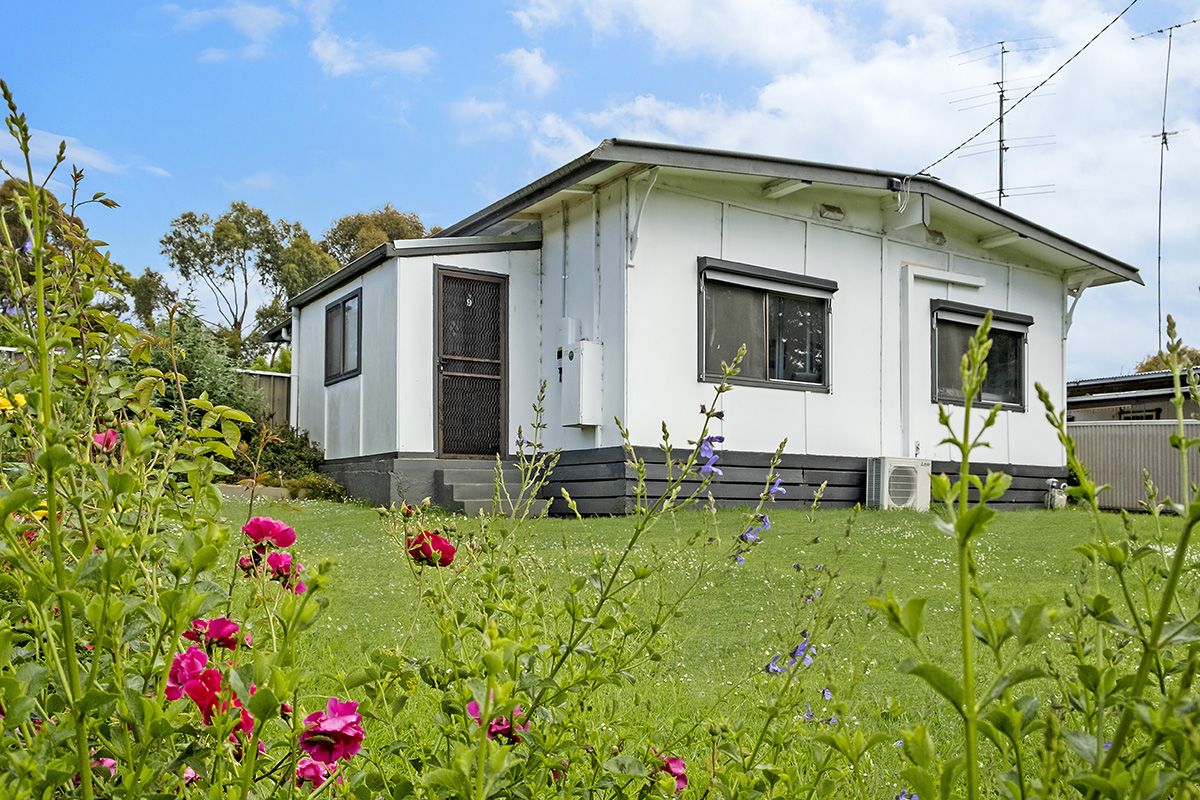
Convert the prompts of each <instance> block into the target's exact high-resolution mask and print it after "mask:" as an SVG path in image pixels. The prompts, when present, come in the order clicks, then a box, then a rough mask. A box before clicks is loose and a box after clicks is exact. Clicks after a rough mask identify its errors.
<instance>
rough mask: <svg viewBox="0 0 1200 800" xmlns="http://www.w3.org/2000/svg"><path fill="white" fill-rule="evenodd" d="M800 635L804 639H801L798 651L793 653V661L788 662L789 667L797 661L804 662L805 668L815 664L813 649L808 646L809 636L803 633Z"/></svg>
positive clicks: (797, 647)
mask: <svg viewBox="0 0 1200 800" xmlns="http://www.w3.org/2000/svg"><path fill="white" fill-rule="evenodd" d="M800 635H801V636H802V637H804V638H803V639H801V641H800V644H798V645H796V649H795V650H793V651H792V660H791V661H789V662H788V666H791V665H793V664H795V663H796V662H797V661H802V662H803V664H804V666H806V667H807V666H809V665H811V664H812V662H813V657H812V648H810V647H809V646H808V634H807V633H806V632H802V633H801V634H800Z"/></svg>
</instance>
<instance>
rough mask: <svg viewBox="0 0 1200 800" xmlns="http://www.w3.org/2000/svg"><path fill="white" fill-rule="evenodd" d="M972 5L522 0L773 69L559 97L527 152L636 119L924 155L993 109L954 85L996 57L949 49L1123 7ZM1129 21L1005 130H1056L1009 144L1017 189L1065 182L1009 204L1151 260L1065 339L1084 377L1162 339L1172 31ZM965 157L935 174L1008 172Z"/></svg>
mask: <svg viewBox="0 0 1200 800" xmlns="http://www.w3.org/2000/svg"><path fill="white" fill-rule="evenodd" d="M968 5H970V4H959V3H951V2H949V0H917V2H915V3H900V2H898V0H884V3H883V7H884V13H885V14H886V16H885V17H884V18H882V19H879V20H875V22H876V23H877V24H878V25H879V27H880V30H883V31H886V32H887V33H886V34H884V35H881V36H879V37H877V38H878V39H879V41H877V42H875V43H873V44H870V45H866V46H864V45H863V44H862V43H859V42H854V41H852V40H850V39H849V38H848V37H846V35H845V33H844V32H842V26H843V25H845V24H846V23H847V21H846V20H842V19H839V18H837V17H835V16H833V15H832V14H831V15H823V14H821V13H820V12H818V11H816V10H814V8H813V7H810V6H808V5H806V4H802V3H798V2H791V1H788V2H780V3H772V4H767V3H765V0H751V2H749V3H746V4H743V3H736V4H734V3H733V0H714V2H711V3H703V4H701V3H700V2H699V0H661V2H652V0H593V2H590V3H583V2H582V0H564V2H562V3H556V4H549V3H543V2H537V1H536V0H531V1H530V2H525V3H523V4H522V5H521V6H519V7H518V9H517V10H516V11H515V12H514V18H515V19H516V20H517V22H518V23H519V24H521V25H522V26H523V27H525V28H526V29H527V30H530V31H531V32H537V31H539V30H543V29H545V28H547V27H551V26H554V25H562V24H566V23H567V22H568V21H569V20H576V19H577V20H581V21H582V24H586V25H588V26H590V27H591V28H592V30H593V31H594V32H595V33H596V34H598V35H608V34H610V33H614V32H616V31H618V30H619V31H621V32H623V33H624V34H626V35H628V33H629V32H630V31H631V30H632V31H634V32H639V31H640V32H642V33H644V34H646V35H648V36H649V37H650V38H651V39H652V40H653V41H654V42H655V44H656V45H657V47H658V48H659V50H660V53H661V54H663V55H665V56H671V57H678V58H679V59H680V60H690V59H696V58H700V57H710V56H712V57H717V58H721V59H737V60H739V61H741V62H743V63H746V64H747V65H750V66H755V67H759V68H761V69H762V70H764V72H765V74H766V75H767V76H769V77H767V78H766V79H765V80H763V81H762V82H761V83H760V85H759V86H758V89H757V93H756V95H755V97H754V98H753V99H752V100H750V101H748V102H746V101H739V102H729V101H727V100H726V99H724V98H722V97H719V96H703V97H698V98H695V99H694V100H690V101H689V100H680V99H679V98H678V97H675V98H672V99H665V98H662V97H659V96H656V95H654V94H642V95H638V96H635V97H632V98H626V99H621V100H618V101H616V102H613V103H610V104H607V105H605V106H603V107H599V108H592V109H585V110H581V111H578V112H576V113H573V114H568V115H561V116H560V115H557V114H547V115H545V116H542V117H539V118H537V119H536V121H535V122H533V123H531V124H530V126H529V132H530V134H531V140H530V150H531V153H532V155H533V157H534V158H535V159H537V160H539V161H540V162H541V163H542V165H543V166H545V167H549V166H555V165H558V164H561V163H564V162H566V161H567V160H569V159H571V158H574V157H576V156H578V155H579V154H580V153H582V152H584V151H585V150H586V149H587V148H588V147H589V146H591V145H592V144H593V143H594V142H596V141H598V140H600V139H602V138H604V137H607V136H628V137H636V138H645V139H651V140H659V141H668V142H680V143H686V144H693V145H702V146H712V147H722V148H729V149H735V150H746V151H751V152H761V153H768V154H774V155H781V156H789V157H795V158H801V159H807V160H814V161H828V162H833V163H844V164H851V165H855V166H862V167H873V168H881V169H889V170H895V171H899V172H906V171H915V170H917V169H919V168H921V167H923V166H925V165H926V164H928V163H929V162H930V161H932V160H933V159H935V158H937V157H939V156H941V155H942V154H943V153H945V152H947V151H948V150H950V149H951V148H953V147H954V146H955V145H957V144H958V143H959V142H961V141H962V140H963V139H965V138H966V137H967V136H968V135H969V134H971V133H974V132H975V131H976V130H978V129H979V128H980V127H981V126H982V125H983V124H984V123H986V122H988V121H990V120H991V119H992V118H993V117H994V107H992V106H990V105H989V106H987V107H984V108H979V109H975V110H970V111H964V112H961V113H960V112H958V111H957V110H956V108H955V107H954V106H952V105H950V104H949V103H948V102H947V101H948V100H950V99H953V98H954V97H955V96H960V95H950V96H947V95H946V94H945V93H946V92H948V91H950V90H953V89H957V88H959V87H964V86H972V85H981V86H984V87H986V86H987V85H989V84H991V83H992V82H993V81H995V80H996V78H997V64H996V63H995V61H994V60H990V61H989V60H983V61H978V62H976V63H973V64H967V65H965V66H958V62H957V61H956V60H954V59H951V58H950V55H951V54H953V53H955V52H957V51H960V50H963V49H966V48H968V47H973V46H975V45H978V44H980V43H981V41H986V40H987V37H988V36H989V35H990V34H989V32H990V31H992V30H997V29H1006V28H1008V29H1014V30H1020V31H1021V32H1022V34H1021V35H1022V36H1041V35H1046V36H1051V35H1052V36H1054V37H1055V39H1054V40H1053V42H1051V43H1052V44H1055V43H1056V46H1054V47H1053V48H1052V49H1047V50H1041V51H1031V52H1025V53H1012V54H1010V55H1009V56H1008V57H1007V60H1006V68H1007V71H1008V75H1010V76H1012V75H1018V76H1026V75H1045V74H1047V73H1049V72H1051V71H1052V70H1053V69H1055V68H1056V67H1058V66H1059V65H1060V64H1062V62H1063V61H1064V60H1065V59H1066V58H1067V57H1068V56H1069V55H1070V54H1071V53H1073V52H1074V51H1075V50H1076V49H1077V48H1078V47H1079V46H1080V45H1081V44H1083V42H1085V41H1087V40H1088V39H1089V38H1091V37H1092V36H1093V35H1094V34H1095V33H1096V31H1098V30H1099V29H1100V28H1101V27H1102V26H1103V25H1104V24H1106V23H1107V22H1109V21H1110V20H1111V19H1112V17H1113V15H1114V14H1115V13H1116V11H1118V10H1119V7H1112V6H1110V4H1108V3H1106V2H1105V1H1104V0H1087V1H1086V2H1078V1H1077V0H1049V1H1048V2H1034V1H1033V0H1027V2H1016V3H1007V4H1000V3H998V2H992V0H988V2H987V3H986V6H985V7H984V8H983V9H982V10H980V9H978V8H974V7H972V8H970V9H969V10H964V6H968ZM1121 5H1122V6H1123V4H1121ZM835 8H841V7H840V6H836V7H835ZM985 14H986V15H987V16H986V18H983V17H982V16H981V15H985ZM977 17H980V18H981V24H980V25H977V26H976V25H974V23H975V22H976V21H977V19H976V18H977ZM984 23H986V24H984ZM834 31H837V32H838V36H836V37H835V36H834V34H833V32H834ZM1132 33H1134V31H1133V30H1132V29H1131V28H1130V27H1129V25H1128V24H1127V23H1126V22H1125V21H1122V22H1118V23H1117V24H1116V25H1115V26H1114V27H1113V28H1112V29H1111V30H1110V31H1108V33H1106V34H1105V35H1104V36H1103V37H1101V38H1100V39H1099V40H1097V42H1096V43H1095V44H1094V45H1092V47H1091V48H1090V49H1089V50H1087V51H1085V52H1084V53H1083V55H1081V56H1080V57H1079V58H1078V59H1077V60H1076V61H1075V62H1074V63H1072V64H1071V65H1069V66H1068V67H1067V68H1066V69H1065V70H1064V71H1063V72H1062V73H1061V74H1060V75H1059V76H1058V77H1057V78H1055V79H1054V82H1053V84H1054V85H1053V87H1052V88H1050V89H1049V90H1048V91H1046V92H1044V93H1043V96H1040V97H1039V96H1035V97H1034V98H1033V99H1030V100H1028V101H1027V102H1025V103H1024V104H1022V105H1021V106H1020V107H1018V108H1017V109H1016V110H1015V111H1013V112H1012V116H1011V117H1009V118H1008V119H1007V128H1006V135H1007V136H1008V137H1018V136H1034V135H1039V134H1053V135H1054V136H1055V137H1056V141H1057V144H1056V145H1055V146H1054V147H1051V148H1028V149H1013V150H1011V151H1009V153H1008V159H1007V163H1006V175H1007V181H1006V184H1007V186H1008V187H1010V188H1011V187H1014V186H1021V185H1032V184H1045V183H1053V184H1055V192H1054V193H1053V194H1049V195H1042V196H1030V197H1024V198H1019V197H1014V198H1010V199H1009V200H1008V201H1006V202H1005V207H1006V208H1009V209H1011V210H1013V211H1015V212H1016V213H1018V214H1021V215H1023V216H1026V217H1029V218H1031V219H1034V220H1035V221H1037V222H1038V223H1041V224H1043V225H1046V226H1048V227H1050V228H1052V229H1054V230H1058V231H1060V232H1061V233H1063V234H1064V235H1067V236H1070V237H1072V238H1075V239H1077V240H1079V241H1081V242H1084V243H1085V244H1088V245H1090V246H1093V247H1095V248H1097V249H1099V250H1101V251H1103V252H1106V253H1109V254H1110V255H1112V256H1113V257H1116V258H1119V259H1122V260H1125V261H1128V262H1130V263H1132V264H1133V265H1134V266H1137V267H1140V268H1141V270H1142V275H1143V278H1144V279H1145V280H1146V283H1147V284H1148V285H1147V286H1146V287H1145V288H1141V287H1137V286H1134V285H1131V284H1123V285H1119V286H1112V287H1104V288H1099V289H1093V290H1089V291H1088V292H1087V293H1086V294H1085V296H1084V298H1083V300H1082V301H1081V302H1080V304H1079V309H1078V313H1077V314H1076V316H1075V325H1074V327H1073V328H1072V332H1071V336H1070V341H1069V352H1070V354H1071V361H1070V367H1069V369H1070V373H1071V375H1072V376H1085V375H1095V374H1103V373H1108V374H1112V373H1115V372H1118V371H1120V370H1122V369H1127V368H1131V367H1132V366H1133V364H1134V363H1136V361H1137V360H1138V359H1139V358H1140V357H1141V356H1142V355H1145V354H1146V353H1149V352H1152V351H1153V350H1154V349H1155V347H1156V346H1157V343H1156V331H1157V320H1156V313H1155V294H1156V291H1155V286H1154V282H1155V270H1154V254H1155V228H1156V208H1157V179H1158V170H1157V166H1158V148H1157V144H1156V142H1155V140H1154V139H1153V138H1150V137H1147V136H1146V134H1152V133H1153V132H1154V131H1155V130H1157V128H1158V126H1159V124H1160V121H1161V107H1160V103H1161V100H1162V95H1161V93H1160V87H1161V85H1162V68H1163V56H1164V53H1165V50H1164V48H1165V42H1164V41H1162V40H1158V39H1154V38H1150V39H1142V40H1138V41H1130V35H1131V34H1132ZM1172 58H1173V63H1172V83H1171V106H1170V110H1169V112H1168V126H1169V127H1170V128H1173V129H1190V132H1185V133H1183V134H1181V135H1180V136H1179V137H1177V138H1176V139H1175V140H1174V141H1173V142H1172V147H1171V150H1170V151H1169V152H1168V153H1167V173H1166V175H1167V180H1166V193H1165V199H1164V222H1163V232H1164V281H1163V284H1164V285H1163V298H1164V312H1174V313H1175V314H1176V317H1177V319H1179V320H1180V323H1181V329H1182V331H1183V333H1184V336H1185V337H1186V338H1187V339H1190V340H1191V341H1197V340H1200V293H1198V292H1197V286H1196V283H1197V277H1196V276H1197V275H1200V256H1197V255H1196V254H1197V253H1200V227H1198V226H1196V225H1195V219H1194V217H1195V213H1194V209H1195V202H1194V200H1193V198H1192V197H1191V194H1190V192H1189V184H1190V181H1191V176H1192V175H1196V174H1200V115H1198V113H1197V111H1196V109H1197V108H1200V46H1193V47H1187V48H1184V47H1178V46H1177V47H1176V48H1175V50H1174V51H1173V56H1172ZM982 91H984V92H986V91H987V90H986V88H985V89H983V90H982ZM1018 96H1019V93H1013V94H1011V95H1010V98H1012V99H1015V98H1016V97H1018ZM981 102H982V101H981ZM965 105H970V104H969V103H967V104H965ZM509 113H512V114H515V113H517V112H516V111H510V112H509ZM989 139H991V140H994V139H995V130H994V129H993V130H992V131H989V132H988V133H986V134H984V135H983V136H981V137H980V141H986V140H989ZM1016 143H1017V142H1016V141H1013V144H1016ZM957 155H961V154H956V156H954V157H951V158H948V159H946V160H945V161H943V162H942V163H940V164H938V165H937V166H936V167H934V168H933V169H932V170H931V172H933V174H935V175H937V176H939V177H940V178H942V179H944V180H946V181H947V182H948V183H951V184H952V185H954V186H957V187H959V188H962V189H966V190H968V191H983V190H987V189H991V188H994V186H995V182H996V159H995V154H994V152H993V153H992V154H991V155H981V156H978V157H973V158H958V157H957Z"/></svg>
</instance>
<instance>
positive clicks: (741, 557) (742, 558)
mask: <svg viewBox="0 0 1200 800" xmlns="http://www.w3.org/2000/svg"><path fill="white" fill-rule="evenodd" d="M733 560H734V561H736V562H737V563H739V564H745V563H746V557H745V556H744V555H742V554H741V553H738V554H737V555H736V556H734V557H733Z"/></svg>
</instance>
